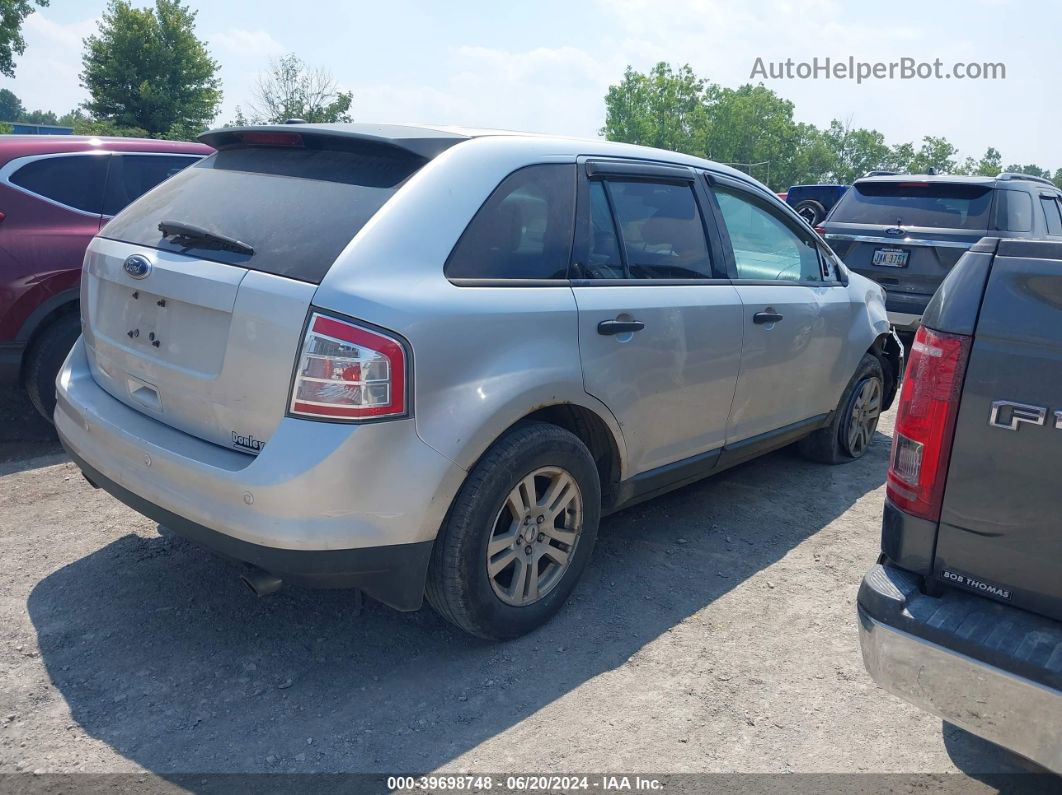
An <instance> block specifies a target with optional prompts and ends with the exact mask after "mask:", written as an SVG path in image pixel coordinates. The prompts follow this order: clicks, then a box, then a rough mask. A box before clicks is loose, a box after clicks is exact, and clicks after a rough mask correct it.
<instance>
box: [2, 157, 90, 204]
mask: <svg viewBox="0 0 1062 795" xmlns="http://www.w3.org/2000/svg"><path fill="white" fill-rule="evenodd" d="M109 159H110V157H109V156H108V155H105V154H92V155H68V156H64V157H43V158H41V159H40V160H34V161H32V162H29V163H27V164H26V165H24V166H22V168H20V169H18V171H16V172H15V173H14V174H12V175H11V177H10V180H11V183H12V184H13V185H18V186H19V187H20V188H24V189H26V190H28V191H30V192H31V193H36V194H37V195H38V196H43V197H45V198H46V199H51V200H52V201H54V202H58V203H59V204H63V205H66V206H67V207H73V208H74V209H76V210H81V211H82V212H86V213H94V214H96V213H99V212H101V210H102V206H103V183H104V181H105V180H106V178H107V161H108V160H109Z"/></svg>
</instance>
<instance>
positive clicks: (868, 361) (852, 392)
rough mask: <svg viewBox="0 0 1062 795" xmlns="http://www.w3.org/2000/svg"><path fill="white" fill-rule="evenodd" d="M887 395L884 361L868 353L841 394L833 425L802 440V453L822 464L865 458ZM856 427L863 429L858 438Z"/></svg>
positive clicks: (864, 355) (841, 462)
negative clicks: (882, 363)
mask: <svg viewBox="0 0 1062 795" xmlns="http://www.w3.org/2000/svg"><path fill="white" fill-rule="evenodd" d="M875 395H876V398H875ZM884 395H885V375H884V371H883V370H882V367H881V361H880V360H879V359H878V358H877V357H876V356H874V355H872V354H869V353H865V354H863V358H862V359H860V360H859V366H858V367H857V368H856V371H855V375H853V376H852V380H851V381H849V382H848V386H847V387H845V390H844V394H842V395H841V401H840V403H838V404H837V409H836V410H835V411H834V412H833V418H832V420H831V421H830V424H829V425H827V426H826V427H825V428H820V429H819V430H817V431H815V432H814V433H812V434H811V435H810V436H807V437H805V438H804V439H801V440H800V442H799V443H798V444H799V449H800V452H801V453H802V454H803V455H804V456H806V457H807V458H810V459H811V460H812V461H818V462H819V463H822V464H843V463H846V462H848V461H855V460H856V459H857V458H862V457H863V454H864V453H866V451H867V449H868V448H869V447H870V443H871V441H872V440H873V438H874V431H875V430H877V427H878V419H879V418H880V416H881V405H882V400H883V398H884ZM857 424H858V425H860V426H861V428H862V430H861V432H860V433H859V434H858V435H857V436H856V435H854V434H853V433H852V432H853V428H854V426H855V425H857Z"/></svg>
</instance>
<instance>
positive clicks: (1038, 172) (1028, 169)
mask: <svg viewBox="0 0 1062 795" xmlns="http://www.w3.org/2000/svg"><path fill="white" fill-rule="evenodd" d="M1003 170H1004V171H1011V172H1014V173H1016V174H1028V175H1029V176H1030V177H1044V178H1046V179H1051V171H1050V170H1049V169H1046V168H1040V167H1039V166H1038V165H1035V164H1034V163H1029V164H1028V165H1025V166H1020V165H1018V164H1017V163H1011V164H1010V165H1009V166H1007V167H1006V168H1005V169H1003Z"/></svg>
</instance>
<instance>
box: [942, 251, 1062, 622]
mask: <svg viewBox="0 0 1062 795" xmlns="http://www.w3.org/2000/svg"><path fill="white" fill-rule="evenodd" d="M934 574H935V576H936V577H938V578H939V579H941V580H943V581H945V582H948V583H949V584H951V585H956V586H958V587H961V588H964V589H965V590H970V591H973V592H976V593H981V594H982V595H985V596H989V597H992V598H995V599H997V600H999V601H1002V602H1006V603H1010V604H1014V605H1017V606H1019V607H1024V608H1026V609H1029V610H1033V611H1036V612H1039V613H1042V614H1044V615H1048V616H1051V617H1054V618H1058V619H1062V243H1043V242H1035V241H1019V240H1010V241H1008V240H1004V241H1002V242H1001V243H1000V245H999V249H998V252H997V256H996V258H995V260H994V262H993V265H992V270H991V274H990V276H989V280H988V285H987V288H986V290H985V296H984V299H983V302H982V305H981V312H980V315H979V318H978V322H977V327H976V331H975V335H974V342H973V347H972V349H971V353H970V359H969V365H968V368H967V373H966V381H965V385H964V392H963V396H962V403H961V405H960V408H959V415H958V420H957V424H956V429H955V441H954V445H953V447H952V453H951V465H950V469H949V472H948V481H947V486H946V491H945V494H944V502H943V507H942V512H941V522H940V529H939V533H938V537H937V546H936V553H935V561H934Z"/></svg>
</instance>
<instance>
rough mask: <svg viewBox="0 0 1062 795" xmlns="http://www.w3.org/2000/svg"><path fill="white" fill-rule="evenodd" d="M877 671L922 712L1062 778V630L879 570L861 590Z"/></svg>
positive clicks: (870, 663)
mask: <svg viewBox="0 0 1062 795" xmlns="http://www.w3.org/2000/svg"><path fill="white" fill-rule="evenodd" d="M858 603H859V605H858V614H859V641H860V645H861V646H862V650H863V662H864V664H865V665H866V668H867V671H869V672H870V675H871V676H872V677H873V678H874V680H875V681H876V682H877V683H878V684H879V685H881V686H882V687H883V688H885V689H886V690H888V691H889V692H891V693H894V694H895V695H898V696H900V697H901V698H903V699H904V700H905V701H909V702H910V703H912V704H914V705H915V706H917V707H920V708H922V709H924V710H926V711H928V712H932V713H933V714H935V715H938V716H940V717H941V718H943V719H944V720H947V721H949V722H951V723H954V724H955V725H957V726H960V727H962V728H964V729H966V730H967V731H970V732H972V733H973V734H976V735H978V736H980V737H984V738H985V739H988V740H991V741H992V742H995V743H998V744H999V745H1002V746H1004V747H1005V748H1008V749H1010V750H1012V751H1014V752H1016V753H1018V754H1021V755H1022V756H1025V757H1026V758H1028V759H1031V760H1032V761H1034V762H1036V763H1037V764H1039V765H1042V766H1044V767H1045V768H1047V769H1048V770H1051V771H1053V772H1055V773H1062V689H1060V683H1062V624H1059V622H1056V621H1051V620H1050V619H1046V618H1042V617H1040V616H1036V615H1033V614H1031V613H1026V612H1025V611H1022V610H1019V609H1017V608H1014V607H1008V606H1005V605H998V604H995V603H993V602H989V601H988V600H987V599H983V598H981V597H977V596H972V595H968V594H960V593H956V592H947V593H945V594H944V595H943V596H942V597H940V598H935V597H930V596H926V595H924V594H922V593H921V592H919V591H918V588H917V579H916V578H915V577H914V576H913V575H911V574H910V573H909V572H906V571H904V570H903V569H898V568H895V567H892V566H888V565H885V566H882V565H878V566H875V567H874V568H873V569H871V570H870V572H868V574H867V576H866V577H865V578H864V580H863V584H862V586H861V587H860V589H859V599H858Z"/></svg>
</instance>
